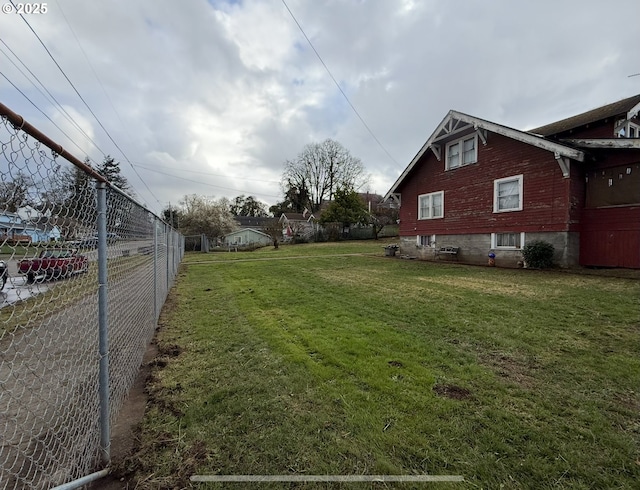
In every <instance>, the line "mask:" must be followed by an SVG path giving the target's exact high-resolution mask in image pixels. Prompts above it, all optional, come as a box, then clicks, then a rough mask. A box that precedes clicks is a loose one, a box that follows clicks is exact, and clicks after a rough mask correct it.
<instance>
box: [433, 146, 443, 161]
mask: <svg viewBox="0 0 640 490" xmlns="http://www.w3.org/2000/svg"><path fill="white" fill-rule="evenodd" d="M431 151H432V152H433V154H434V155H435V156H436V158H437V159H438V161H441V158H442V152H441V146H440V145H435V144H432V145H431Z"/></svg>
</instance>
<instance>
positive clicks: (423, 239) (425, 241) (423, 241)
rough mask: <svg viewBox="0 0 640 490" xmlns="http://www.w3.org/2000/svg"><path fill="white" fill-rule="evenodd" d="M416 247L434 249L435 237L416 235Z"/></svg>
mask: <svg viewBox="0 0 640 490" xmlns="http://www.w3.org/2000/svg"><path fill="white" fill-rule="evenodd" d="M416 245H418V246H419V247H435V245H436V236H435V235H417V236H416Z"/></svg>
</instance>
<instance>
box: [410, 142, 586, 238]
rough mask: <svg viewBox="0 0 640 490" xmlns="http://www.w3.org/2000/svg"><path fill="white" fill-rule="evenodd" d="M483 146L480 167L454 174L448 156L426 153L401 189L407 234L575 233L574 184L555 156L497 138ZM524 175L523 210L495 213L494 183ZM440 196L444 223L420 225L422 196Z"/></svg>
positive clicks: (424, 222) (421, 223) (519, 143)
mask: <svg viewBox="0 0 640 490" xmlns="http://www.w3.org/2000/svg"><path fill="white" fill-rule="evenodd" d="M478 146H479V147H478V162H477V163H475V164H472V165H468V166H465V167H460V168H457V169H454V170H449V171H445V170H444V165H445V163H444V157H443V161H438V160H437V159H436V158H435V156H434V154H433V152H432V151H431V150H428V151H427V153H425V155H424V156H423V158H422V159H421V160H420V161H419V162H418V163H417V164H416V166H415V167H414V169H413V171H412V174H411V175H410V176H408V177H407V178H406V179H405V180H404V183H403V185H402V187H401V188H400V189H398V190H399V191H400V192H401V194H402V206H401V209H400V234H401V235H405V236H407V235H430V234H462V233H491V232H497V231H504V232H508V231H515V232H521V231H524V232H534V231H568V230H569V217H570V214H574V213H575V210H574V211H573V212H572V208H571V204H570V198H569V193H570V192H571V187H572V186H571V180H570V179H565V178H563V176H562V171H561V170H560V167H559V165H558V163H557V162H556V160H555V158H554V155H553V153H551V152H549V151H546V150H542V149H540V148H536V147H534V146H531V145H528V144H525V143H521V142H518V141H515V140H512V139H510V138H506V137H503V136H500V135H497V134H493V133H490V134H489V135H488V141H487V145H486V146H484V145H482V144H481V143H480V144H479V145H478ZM520 174H522V175H523V176H524V179H523V185H524V189H523V204H524V205H523V210H522V211H513V212H507V213H494V212H493V187H494V180H496V179H500V178H503V177H510V176H514V175H520ZM438 191H444V218H442V219H433V220H418V219H417V215H418V196H419V195H420V194H427V193H430V192H438ZM574 207H575V204H574Z"/></svg>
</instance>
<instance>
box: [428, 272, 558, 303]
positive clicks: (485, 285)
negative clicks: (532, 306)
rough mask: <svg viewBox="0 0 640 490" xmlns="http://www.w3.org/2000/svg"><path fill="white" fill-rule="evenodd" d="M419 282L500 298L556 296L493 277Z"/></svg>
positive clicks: (447, 277) (549, 292)
mask: <svg viewBox="0 0 640 490" xmlns="http://www.w3.org/2000/svg"><path fill="white" fill-rule="evenodd" d="M419 280H420V281H425V282H429V283H432V284H437V285H445V286H451V287H453V288H455V289H467V290H471V291H475V292H478V293H483V294H499V295H502V296H519V297H526V298H535V297H538V298H546V297H548V296H552V295H554V294H556V292H554V291H548V290H547V291H544V292H542V291H540V290H537V289H534V288H532V287H530V286H528V285H526V284H517V283H514V282H512V281H510V282H508V283H507V282H505V283H501V282H499V281H496V279H495V278H494V277H491V278H487V279H482V278H478V277H470V276H440V277H420V278H419Z"/></svg>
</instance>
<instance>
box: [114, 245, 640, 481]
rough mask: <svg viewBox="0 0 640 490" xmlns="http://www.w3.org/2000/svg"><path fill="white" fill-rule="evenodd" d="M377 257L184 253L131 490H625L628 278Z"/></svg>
mask: <svg viewBox="0 0 640 490" xmlns="http://www.w3.org/2000/svg"><path fill="white" fill-rule="evenodd" d="M384 244H385V242H350V243H343V244H318V245H300V246H287V247H281V248H280V249H279V250H273V249H272V248H271V247H269V248H266V249H263V250H261V251H256V252H252V253H224V254H223V253H220V254H189V255H187V257H186V258H185V265H184V266H183V269H182V271H181V273H180V274H179V278H178V281H177V285H176V287H175V288H174V290H173V291H172V293H171V295H170V298H169V301H168V303H167V307H166V308H165V311H164V313H163V316H162V319H161V321H162V328H161V330H160V332H159V334H158V339H157V340H158V347H159V353H160V354H159V357H158V358H157V359H156V360H155V361H154V366H155V367H154V371H153V375H152V377H151V379H150V381H149V386H148V388H149V392H150V402H149V405H148V409H147V413H146V416H145V419H144V421H143V423H142V427H141V433H140V436H139V437H140V438H139V444H138V448H137V452H136V453H135V454H134V455H132V456H131V458H129V459H128V460H127V462H126V463H125V464H124V465H123V467H122V468H121V470H122V471H123V472H125V473H126V472H127V471H130V472H133V473H134V474H135V477H136V478H137V479H138V482H139V483H138V485H139V486H138V487H137V488H173V487H179V486H181V485H182V486H188V485H189V476H191V475H192V474H224V475H229V474H232V475H233V474H235V475H242V474H269V475H279V474H302V475H304V474H309V475H318V474H340V475H354V474H393V475H398V474H410V475H414V474H429V475H462V476H463V477H464V479H465V483H445V484H442V483H441V484H437V485H438V486H443V487H445V488H536V489H537V488H584V489H588V488H637V486H638V482H639V481H640V381H639V380H640V343H639V334H640V318H639V312H640V300H639V298H640V284H639V282H638V281H634V280H631V279H616V278H610V277H598V276H589V275H577V274H570V273H566V272H541V271H532V270H505V269H496V268H485V267H471V266H464V265H457V264H446V263H445V264H443V263H428V262H419V261H408V260H400V259H393V258H388V257H383V249H382V245H384ZM341 252H342V253H345V254H356V253H358V252H363V253H364V254H365V255H345V256H338V255H337V254H340V253H341ZM268 258H272V259H281V260H255V259H268ZM194 485H195V484H194ZM209 485H210V486H207V487H206V488H223V487H222V486H221V484H218V485H219V486H215V485H214V484H209ZM227 485H228V486H227V487H224V488H240V487H238V486H233V485H234V484H227ZM235 485H237V484H235ZM288 485H290V486H288V487H286V488H294V487H295V488H385V486H384V485H383V484H370V485H367V484H352V486H349V485H344V484H343V485H340V486H337V484H305V485H302V484H297V486H295V485H296V484H288ZM331 485H334V486H331ZM431 485H434V484H431ZM247 487H248V486H247V485H246V484H245V485H242V488H247ZM414 487H415V488H424V487H425V485H424V484H423V485H417V484H415V483H414V484H405V485H397V484H395V485H394V488H414ZM253 488H283V484H277V485H272V486H269V485H268V484H256V485H255V486H254V487H253Z"/></svg>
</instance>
